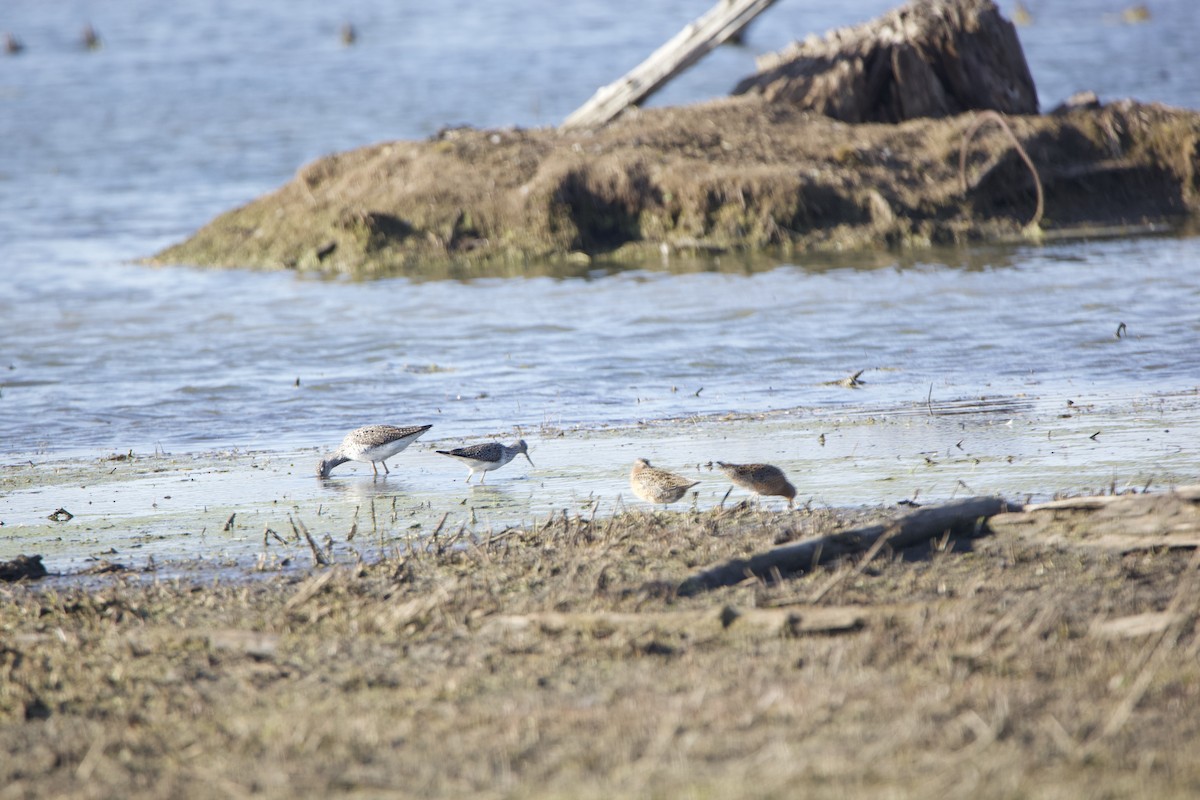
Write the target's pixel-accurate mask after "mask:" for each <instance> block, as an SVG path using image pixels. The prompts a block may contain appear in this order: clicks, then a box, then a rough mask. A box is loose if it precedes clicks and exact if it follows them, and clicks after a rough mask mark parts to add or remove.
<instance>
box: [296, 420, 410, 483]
mask: <svg viewBox="0 0 1200 800" xmlns="http://www.w3.org/2000/svg"><path fill="white" fill-rule="evenodd" d="M432 427H433V426H432V425H414V426H411V427H408V428H397V427H396V426H394V425H367V426H366V427H363V428H356V429H355V430H352V431H350V432H349V433H347V434H346V438H345V439H342V443H341V445H339V446H338V449H337V450H335V451H334V452H333V455H331V456H330V457H329V458H326V459H323V460H322V461H321V463H320V464H318V465H317V475H319V476H320V477H322V478H328V477H329V473H330V472H332V471H333V468H334V467H336V466H338V465H339V464H345V463H346V462H347V461H363V462H369V463H370V464H371V469H372V470H374V471H375V474H376V475H378V474H379V468H378V467H376V466H375V464H376V462H378V463H380V464H383V472H384V474H385V475H388V474H391V473H390V472H389V471H388V465H387V459H389V458H391V457H392V456H394V455H396V453H399V452H400V451H401V450H403V449H404V448H406V447H408V446H409V445H410V444H412V443H413V442H415V441H416V440H417V439H418V438H419V437H420V436H421V434H422V433H424V432H425V431H427V430H429V429H430V428H432Z"/></svg>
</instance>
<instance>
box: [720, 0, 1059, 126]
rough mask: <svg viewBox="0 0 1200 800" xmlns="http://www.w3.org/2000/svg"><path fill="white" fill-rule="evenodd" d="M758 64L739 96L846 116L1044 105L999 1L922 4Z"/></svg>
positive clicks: (1020, 109) (880, 118)
mask: <svg viewBox="0 0 1200 800" xmlns="http://www.w3.org/2000/svg"><path fill="white" fill-rule="evenodd" d="M758 70H759V71H758V73H757V74H755V75H752V76H750V77H748V78H745V79H743V80H742V81H741V82H740V83H738V85H737V86H736V87H735V88H734V90H733V93H734V94H746V93H751V92H759V93H762V94H763V95H765V96H766V98H767V99H768V100H771V101H775V102H781V103H790V104H794V105H797V106H800V107H801V108H804V109H809V110H812V111H817V112H819V113H821V114H825V115H826V116H830V117H833V118H835V119H839V120H842V121H843V122H854V123H858V122H900V121H902V120H907V119H913V118H916V117H947V116H953V115H955V114H960V113H962V112H964V111H969V110H973V109H979V110H982V109H992V110H995V111H1000V112H1002V113H1005V114H1036V113H1037V111H1038V101H1037V89H1036V88H1035V87H1034V83H1033V77H1032V76H1031V75H1030V73H1029V66H1028V64H1026V62H1025V53H1024V51H1023V50H1022V49H1021V42H1020V40H1019V39H1018V38H1017V32H1016V28H1014V27H1013V24H1012V23H1011V22H1009V21H1008V20H1006V19H1005V18H1004V17H1003V16H1001V14H1000V11H999V9H997V8H996V4H995V3H993V2H992V0H914V2H912V3H910V4H908V5H906V6H903V7H901V8H899V9H896V10H894V11H892V12H890V13H888V14H885V15H884V16H882V17H880V18H878V19H876V20H872V21H871V22H869V23H866V24H863V25H859V26H856V27H853V28H843V29H840V30H837V31H833V32H831V33H829V34H827V35H826V36H825V37H824V38H817V37H815V36H813V37H809V38H808V39H806V40H805V41H803V42H795V43H793V44H791V45H790V46H788V47H787V48H785V49H784V50H782V51H780V52H778V53H774V54H770V55H767V56H763V57H762V58H760V59H759V62H758Z"/></svg>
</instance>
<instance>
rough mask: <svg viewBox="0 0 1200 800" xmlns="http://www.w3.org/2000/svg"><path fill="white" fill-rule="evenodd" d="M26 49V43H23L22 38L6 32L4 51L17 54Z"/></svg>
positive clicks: (13, 54) (11, 54) (12, 54)
mask: <svg viewBox="0 0 1200 800" xmlns="http://www.w3.org/2000/svg"><path fill="white" fill-rule="evenodd" d="M24 49H25V45H23V44H21V40H20V39H18V38H17V37H15V36H13V35H12V34H11V33H6V34H4V52H5V53H8V54H9V55H10V56H15V55H17V54H18V53H20V52H21V51H22V50H24Z"/></svg>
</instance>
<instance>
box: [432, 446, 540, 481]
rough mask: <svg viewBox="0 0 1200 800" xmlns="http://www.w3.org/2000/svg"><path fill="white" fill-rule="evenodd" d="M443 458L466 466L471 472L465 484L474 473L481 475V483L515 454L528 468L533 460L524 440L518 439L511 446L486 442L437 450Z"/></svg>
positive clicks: (514, 456)
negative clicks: (455, 459) (448, 458)
mask: <svg viewBox="0 0 1200 800" xmlns="http://www.w3.org/2000/svg"><path fill="white" fill-rule="evenodd" d="M437 452H439V453H441V454H442V455H444V456H450V457H451V458H457V459H458V460H459V461H461V462H463V463H464V464H466V465H467V467H468V468H469V469H470V470H471V471H470V472H468V473H467V483H470V482H471V476H472V475H474V474H475V473H476V472H481V473H483V474H482V475H480V476H479V483H480V484H482V483H483V479H484V478H486V477H487V474H488V473H489V472H491V471H492V470H494V469H500V468H501V467H503V466H504V465H505V464H507V463H508V462H510V461H512V460H513V459H514V458H516V457H517V454H518V453H520V454H521V455H523V456H525V460H526V461H528V462H529V466H531V467H532V466H533V459H532V458H530V457H529V445H527V444H525V440H524V439H518V440H517V441H515V442H513V443H512V445H503V444H500V443H499V442H488V443H487V444H473V445H471V446H470V447H460V448H458V449H457V450H438V451H437Z"/></svg>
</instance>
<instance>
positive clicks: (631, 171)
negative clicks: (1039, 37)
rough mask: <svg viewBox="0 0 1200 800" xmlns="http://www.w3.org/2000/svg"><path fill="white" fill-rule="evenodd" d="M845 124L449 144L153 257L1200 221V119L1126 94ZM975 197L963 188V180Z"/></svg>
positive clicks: (694, 118) (272, 262)
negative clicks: (1089, 102) (1040, 106)
mask: <svg viewBox="0 0 1200 800" xmlns="http://www.w3.org/2000/svg"><path fill="white" fill-rule="evenodd" d="M975 121H976V117H975V115H973V114H964V115H961V116H959V117H953V118H947V119H918V120H911V121H908V122H904V123H901V124H898V125H882V124H860V125H850V124H846V123H842V122H838V121H836V120H832V119H829V118H826V117H823V116H820V115H817V114H813V113H809V112H803V111H798V110H796V109H794V108H791V107H789V106H787V105H780V104H771V103H769V102H767V101H766V100H764V99H763V98H761V97H758V96H743V97H734V98H725V99H721V100H716V101H712V102H708V103H703V104H698V105H694V106H687V107H678V108H664V109H651V110H642V111H638V112H636V113H631V114H627V115H625V116H624V117H622V118H621V119H619V120H618V121H616V122H615V123H613V124H611V125H609V126H607V127H605V128H603V129H601V130H597V131H584V132H559V131H556V130H553V129H536V130H520V129H504V130H475V129H471V128H455V129H448V130H444V131H442V132H441V133H439V134H438V135H436V136H434V137H431V138H430V139H429V140H426V141H422V142H415V141H410V142H390V143H384V144H378V145H373V146H370V147H364V148H360V149H358V150H353V151H350V152H346V153H340V154H337V155H333V156H330V157H327V158H323V159H320V160H318V161H315V162H313V163H311V164H308V165H306V166H305V167H303V168H302V169H301V170H300V171H299V172H298V173H297V175H296V177H295V179H294V180H292V181H291V182H290V183H288V184H287V185H285V186H283V187H281V188H280V189H279V190H277V191H275V192H273V193H271V194H269V195H266V196H264V197H262V198H259V199H257V200H255V201H253V202H251V203H249V204H247V205H246V206H243V207H241V208H239V209H236V210H233V211H230V212H227V213H225V214H223V215H221V216H220V217H218V218H217V219H215V220H213V221H212V222H211V223H209V224H208V225H206V226H205V227H204V228H203V229H201V230H200V231H198V232H197V233H196V234H195V235H194V236H192V237H191V238H189V239H188V240H186V241H184V242H182V243H180V244H178V245H175V246H173V247H170V248H168V249H166V250H164V251H162V252H161V253H158V254H157V255H155V256H154V257H153V259H151V261H152V262H153V263H158V264H173V263H183V264H191V265H199V266H212V267H231V268H256V269H293V270H299V271H311V272H317V273H326V274H347V275H353V276H359V277H369V276H378V275H410V276H420V277H430V278H438V277H468V276H473V275H520V274H524V273H525V271H526V270H527V269H534V270H535V271H536V270H538V269H539V267H536V266H531V265H536V264H542V263H551V264H553V263H563V264H588V263H591V262H593V261H596V260H604V261H615V262H621V261H635V262H636V261H644V260H645V259H647V258H651V259H655V260H658V261H661V260H662V259H663V258H666V259H668V260H669V259H670V258H671V257H672V256H675V255H678V256H680V257H685V256H686V255H688V254H691V253H712V252H729V251H739V252H747V251H769V252H772V253H776V254H783V255H785V256H786V255H788V254H791V253H797V252H822V251H827V252H844V251H865V250H871V249H878V248H886V249H893V250H912V249H918V250H919V249H922V248H927V247H930V246H934V245H945V244H964V243H969V242H996V241H1004V242H1011V241H1039V240H1041V239H1043V238H1045V237H1055V236H1070V235H1079V236H1090V235H1095V234H1097V233H1102V232H1104V231H1115V232H1120V233H1126V234H1128V233H1137V232H1145V231H1156V230H1164V229H1170V228H1174V227H1178V226H1181V225H1185V224H1187V223H1188V222H1189V221H1194V219H1195V217H1196V214H1197V211H1200V178H1198V176H1197V166H1198V164H1200V114H1198V113H1196V112H1194V111H1187V110H1181V109H1173V108H1168V107H1164V106H1161V105H1156V104H1143V103H1137V102H1134V101H1119V102H1114V103H1110V104H1108V105H1106V106H1103V107H1099V108H1094V107H1082V108H1077V109H1073V110H1068V111H1065V112H1063V113H1055V114H1048V115H1041V116H1024V117H1011V118H1008V124H1009V126H1010V127H1011V128H1012V130H1013V132H1014V133H1015V135H1016V136H1017V138H1018V139H1019V140H1020V141H1021V142H1023V146H1024V148H1025V150H1026V151H1027V152H1028V154H1029V157H1030V158H1031V160H1032V162H1033V163H1034V164H1035V165H1036V167H1037V171H1038V177H1039V179H1040V182H1041V184H1042V188H1043V190H1044V195H1045V197H1044V200H1045V210H1044V215H1043V217H1042V218H1041V219H1040V221H1039V224H1037V225H1035V226H1033V227H1029V226H1028V225H1027V223H1029V222H1030V220H1031V219H1033V218H1034V215H1035V210H1036V200H1037V197H1036V188H1035V182H1034V179H1033V177H1032V175H1031V173H1030V171H1029V169H1028V167H1027V166H1026V165H1025V164H1024V163H1023V162H1022V160H1021V158H1020V157H1019V154H1018V153H1017V151H1016V150H1015V149H1014V148H1013V146H1012V142H1011V140H1010V139H1009V138H1008V136H1007V134H1006V133H1005V132H1004V131H1003V130H1002V129H1001V127H1000V126H999V125H997V124H994V123H992V124H984V125H983V126H982V127H981V128H980V130H979V131H978V132H977V133H975V134H974V136H973V137H971V140H970V144H969V145H968V146H967V149H966V156H967V157H966V169H965V171H960V169H959V158H960V152H961V151H962V147H963V144H964V139H965V137H966V136H967V134H969V133H970V129H971V128H972V126H973V125H974V123H975ZM964 181H965V182H966V185H967V189H966V191H964V189H963V182H964Z"/></svg>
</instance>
